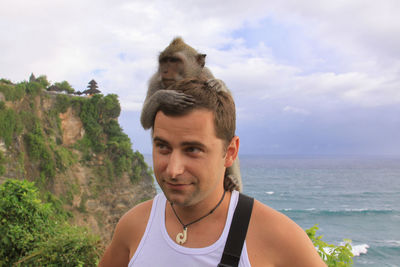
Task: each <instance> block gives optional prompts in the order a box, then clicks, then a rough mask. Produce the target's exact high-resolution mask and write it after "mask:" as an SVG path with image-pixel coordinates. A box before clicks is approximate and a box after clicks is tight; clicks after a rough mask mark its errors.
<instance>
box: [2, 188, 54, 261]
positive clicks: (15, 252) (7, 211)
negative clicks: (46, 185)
mask: <svg viewBox="0 0 400 267" xmlns="http://www.w3.org/2000/svg"><path fill="white" fill-rule="evenodd" d="M51 215H52V212H51V208H50V206H49V205H47V204H43V203H41V201H40V199H39V196H38V192H37V189H36V188H35V187H34V185H33V183H30V182H27V181H17V180H6V181H5V182H4V183H3V184H2V185H1V186H0V266H10V265H11V264H12V263H14V262H15V261H17V260H18V259H19V257H21V256H23V255H26V254H27V253H28V252H29V251H30V250H31V249H32V247H34V246H35V244H36V243H37V242H39V241H42V240H44V239H45V238H46V234H45V233H47V234H51V233H49V232H48V231H50V230H49V229H53V227H54V223H53V220H52V218H51Z"/></svg>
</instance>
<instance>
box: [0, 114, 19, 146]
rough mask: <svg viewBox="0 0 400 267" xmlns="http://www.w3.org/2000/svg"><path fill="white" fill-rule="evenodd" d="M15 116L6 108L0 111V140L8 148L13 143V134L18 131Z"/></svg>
mask: <svg viewBox="0 0 400 267" xmlns="http://www.w3.org/2000/svg"><path fill="white" fill-rule="evenodd" d="M18 122H19V120H18V118H17V114H16V113H15V111H14V110H12V109H8V108H2V109H0V138H2V139H3V140H4V143H5V144H6V146H7V147H9V146H10V145H11V144H12V142H13V137H14V133H16V132H18V131H19V127H18V126H19V125H18Z"/></svg>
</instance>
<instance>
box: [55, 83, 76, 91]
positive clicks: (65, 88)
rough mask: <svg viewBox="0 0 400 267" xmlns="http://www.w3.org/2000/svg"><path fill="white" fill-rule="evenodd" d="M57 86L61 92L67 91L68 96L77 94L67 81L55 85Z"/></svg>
mask: <svg viewBox="0 0 400 267" xmlns="http://www.w3.org/2000/svg"><path fill="white" fill-rule="evenodd" d="M54 85H55V86H57V87H58V88H60V89H61V91H65V92H67V93H68V94H72V93H74V92H75V89H74V88H72V86H71V85H70V84H69V83H68V82H67V81H62V82H60V83H55V84H54Z"/></svg>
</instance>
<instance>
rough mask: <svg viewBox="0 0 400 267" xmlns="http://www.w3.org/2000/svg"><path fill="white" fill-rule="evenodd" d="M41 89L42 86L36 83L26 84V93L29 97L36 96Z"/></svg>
mask: <svg viewBox="0 0 400 267" xmlns="http://www.w3.org/2000/svg"><path fill="white" fill-rule="evenodd" d="M42 89H43V86H42V85H41V84H40V83H38V82H29V83H27V84H26V93H27V94H29V95H31V96H37V95H38V94H39V93H40V92H41V91H42Z"/></svg>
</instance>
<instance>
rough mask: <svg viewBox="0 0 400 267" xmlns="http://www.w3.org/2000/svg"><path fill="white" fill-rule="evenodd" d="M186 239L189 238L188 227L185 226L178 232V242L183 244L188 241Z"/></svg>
mask: <svg viewBox="0 0 400 267" xmlns="http://www.w3.org/2000/svg"><path fill="white" fill-rule="evenodd" d="M186 239H187V228H186V227H183V232H182V233H178V234H177V235H176V243H178V244H179V245H182V244H184V243H185V242H186Z"/></svg>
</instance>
